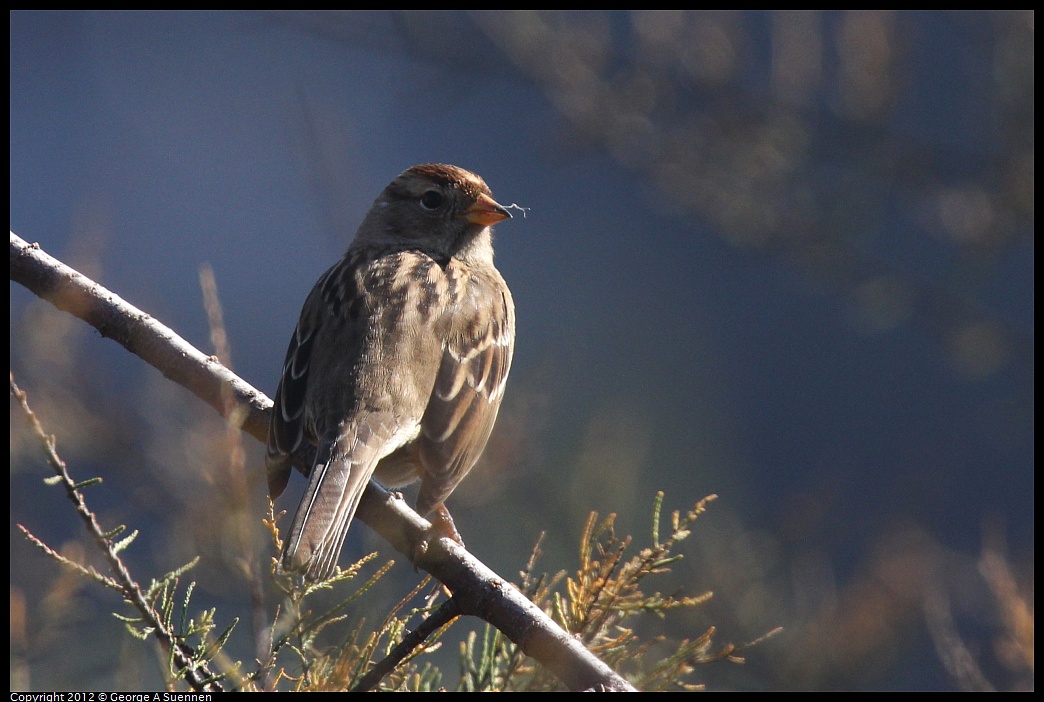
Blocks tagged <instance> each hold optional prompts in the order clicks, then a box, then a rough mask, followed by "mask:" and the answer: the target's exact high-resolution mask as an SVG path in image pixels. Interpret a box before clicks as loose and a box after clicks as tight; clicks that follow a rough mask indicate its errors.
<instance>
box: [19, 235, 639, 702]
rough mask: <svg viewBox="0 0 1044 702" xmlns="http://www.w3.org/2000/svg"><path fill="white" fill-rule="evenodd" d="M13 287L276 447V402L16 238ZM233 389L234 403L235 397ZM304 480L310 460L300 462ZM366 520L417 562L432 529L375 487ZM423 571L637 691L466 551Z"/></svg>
mask: <svg viewBox="0 0 1044 702" xmlns="http://www.w3.org/2000/svg"><path fill="white" fill-rule="evenodd" d="M11 280H12V281H15V282H18V283H20V284H21V285H23V286H25V287H26V288H28V289H29V290H31V291H32V292H33V293H35V294H36V295H38V296H39V297H41V298H42V299H44V300H47V301H48V302H50V303H52V304H53V305H55V306H56V307H58V308H59V309H61V310H65V311H67V312H69V313H70V314H73V315H76V316H77V317H79V318H80V319H82V320H84V321H85V322H87V323H88V324H90V325H91V326H93V327H95V328H96V329H97V330H98V331H99V332H100V333H101V334H102V336H106V337H109V338H111V339H113V340H114V341H117V342H118V343H120V344H121V345H122V346H124V347H125V348H126V349H127V350H128V351H130V352H131V353H134V354H136V355H137V356H139V357H141V358H142V360H144V361H146V362H147V363H148V364H149V365H151V366H153V367H154V368H156V369H157V370H159V371H160V372H161V373H163V375H164V376H166V377H167V378H169V379H171V380H173V381H174V382H176V383H178V384H179V385H182V386H183V387H185V388H187V389H188V390H190V391H191V392H192V393H194V394H195V395H196V396H198V397H199V398H200V399H202V400H203V401H204V402H206V403H207V404H209V405H210V406H211V407H213V408H214V409H215V410H216V411H217V412H218V413H219V414H221V415H222V416H224V417H226V418H229V419H230V420H231V421H233V422H234V423H236V424H237V425H239V426H240V427H242V429H243V431H245V432H247V433H248V434H250V435H251V436H253V437H254V438H256V439H258V440H259V441H261V442H265V441H267V438H268V422H269V412H270V411H271V407H272V402H271V400H269V399H268V397H266V396H265V395H264V393H261V392H259V391H258V390H256V389H255V388H253V387H252V386H251V385H250V384H248V383H247V382H245V381H244V380H243V379H241V378H240V377H238V376H237V375H235V374H234V373H232V371H230V370H228V369H227V368H225V367H224V366H223V365H221V363H219V362H218V361H217V359H216V358H213V357H209V356H206V355H205V354H203V353H202V352H200V351H199V350H198V349H196V348H195V347H193V346H192V345H191V344H189V343H188V342H187V341H185V340H184V339H182V338H181V337H180V336H178V335H177V334H175V333H174V332H173V331H171V330H170V329H168V328H167V327H165V326H163V325H162V324H160V323H159V322H158V321H156V320H155V319H153V318H152V317H151V316H149V315H148V314H146V313H145V312H142V311H141V310H139V309H137V308H136V307H134V306H133V305H130V304H129V303H127V302H126V301H125V300H123V299H122V298H120V297H119V296H118V295H116V294H114V293H112V292H111V291H109V290H107V289H105V288H104V287H102V286H101V285H98V284H97V283H95V282H94V281H92V280H90V279H89V278H87V277H86V276H84V275H82V274H80V273H79V272H77V271H75V270H73V269H72V268H69V267H68V266H66V265H65V264H63V263H62V262H61V261H58V260H57V259H55V258H53V257H51V256H49V255H48V254H46V253H44V251H43V250H41V248H40V246H39V245H38V244H30V243H27V242H26V241H24V240H22V239H21V238H19V237H18V236H17V235H15V234H14V232H12V233H11ZM229 389H230V390H231V396H232V398H233V402H232V403H229V402H228V400H227V397H228V396H227V395H223V392H224V393H227V392H228V391H229ZM295 458H297V459H298V460H296V461H295V465H297V467H298V468H299V469H301V470H303V472H307V470H308V469H309V467H310V462H308V460H307V457H303V456H302V457H295ZM356 516H357V518H358V519H360V520H361V521H363V522H364V523H366V524H368V525H369V526H370V527H371V528H373V529H374V530H375V531H377V532H378V533H379V534H380V535H381V536H382V537H384V538H385V539H386V540H387V541H388V542H389V543H390V544H391V545H392V546H393V547H394V548H395V549H396V550H398V551H399V552H400V553H403V554H404V555H406V556H407V557H409V558H414V557H416V556H417V549H416V547H415V546H416V544H418V543H420V542H421V541H422V540H423V538H424V534H425V530H426V529H427V528H428V527H429V526H430V525H429V524H428V522H427V521H425V520H424V519H422V518H421V517H420V516H419V515H417V513H416V512H414V511H413V510H412V509H410V508H409V507H408V506H407V505H406V503H405V502H404V501H403V500H401V499H398V498H396V497H395V496H393V495H391V494H390V493H388V492H387V491H386V490H384V489H382V488H380V486H378V485H376V484H375V483H373V482H371V483H370V486H369V488H368V489H367V490H366V493H365V494H364V495H363V498H362V502H361V503H360V505H359V510H358V513H357V515H356ZM415 565H416V566H417V567H418V568H422V569H424V570H426V571H427V572H429V573H431V574H432V575H433V576H434V577H435V578H437V579H438V580H439V581H440V582H442V583H443V584H444V585H446V586H447V587H448V588H449V589H450V590H451V591H452V592H453V598H454V599H455V600H456V601H457V602H458V604H459V605H460V610H461V612H462V613H463V614H470V615H473V616H477V617H480V618H481V619H483V620H485V621H487V622H489V623H490V624H492V625H493V626H495V627H496V628H497V629H499V630H500V631H502V632H503V633H504V634H505V635H506V636H507V637H508V638H510V639H511V640H512V641H514V642H515V643H516V644H517V645H518V646H519V648H521V649H522V650H523V651H524V652H525V653H526V654H527V655H529V656H532V657H533V658H535V659H536V660H538V661H540V663H542V664H543V665H544V666H545V667H546V668H547V669H548V670H550V671H552V672H553V673H554V674H555V675H556V676H557V677H558V679H559V680H561V681H562V682H563V683H564V684H565V685H566V686H567V687H569V689H571V690H586V689H611V690H630V691H633V690H634V688H633V687H632V686H631V685H630V684H629V683H628V682H627V681H626V680H624V679H623V678H622V677H620V676H619V675H617V674H616V673H615V672H614V671H613V670H612V669H611V668H609V666H607V665H606V664H605V663H603V662H602V661H600V660H599V659H598V658H597V657H596V656H594V655H593V654H592V653H590V652H589V651H588V650H587V649H586V648H584V646H583V645H582V644H581V643H580V642H579V641H577V640H575V639H574V638H573V637H571V636H570V635H569V634H568V633H566V632H565V631H563V630H562V629H561V628H560V627H559V626H558V625H557V624H555V622H554V621H553V620H552V619H551V618H550V617H549V616H547V615H546V614H545V613H544V612H543V611H542V610H541V609H540V608H539V607H537V606H536V605H535V604H533V603H532V602H531V601H529V600H528V599H527V598H526V597H525V596H524V595H523V594H522V593H520V592H519V591H518V590H517V589H515V588H514V587H513V586H512V585H511V584H510V583H509V582H508V581H506V580H504V579H503V578H501V577H500V576H498V575H497V574H496V573H494V572H493V571H492V570H490V569H489V568H488V567H487V566H486V565H485V564H483V563H482V562H481V561H479V560H478V559H477V558H475V557H474V556H472V555H471V554H470V553H468V552H467V551H466V550H465V549H463V548H461V547H460V546H458V545H457V544H456V543H453V542H452V541H450V540H449V539H439V540H437V541H435V542H434V543H433V544H431V545H430V547H429V548H428V549H427V551H426V552H424V553H423V554H422V555H421V556H419V557H416V561H415Z"/></svg>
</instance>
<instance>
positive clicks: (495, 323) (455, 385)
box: [417, 287, 515, 515]
mask: <svg viewBox="0 0 1044 702" xmlns="http://www.w3.org/2000/svg"><path fill="white" fill-rule="evenodd" d="M496 292H497V293H498V295H497V297H496V299H495V300H493V301H492V302H493V304H492V308H493V309H492V311H491V313H490V314H489V315H488V317H485V318H484V319H483V323H481V324H478V325H469V327H470V328H471V329H473V330H474V331H473V333H471V334H464V335H461V336H459V337H457V338H452V337H451V339H450V340H449V342H448V343H447V344H446V346H445V347H444V350H443V355H442V360H441V363H440V365H439V369H438V373H437V375H436V376H435V387H434V389H433V391H432V395H431V399H430V400H429V401H428V407H427V409H426V411H425V413H424V417H423V419H422V420H421V437H420V441H419V447H418V448H419V455H420V459H421V462H422V464H423V467H424V478H423V484H422V487H421V492H420V495H418V497H417V511H418V512H420V513H421V514H422V515H426V514H428V513H429V512H430V511H431V510H432V509H433V508H434V507H435V506H437V505H439V504H440V503H442V502H443V500H445V499H446V498H447V497H448V496H449V494H450V493H451V492H453V489H454V488H455V487H456V486H457V484H458V483H459V482H460V481H461V480H462V479H463V478H464V476H465V475H467V473H468V471H470V470H471V468H472V466H473V465H474V464H475V461H477V460H478V458H479V456H480V455H481V454H482V450H483V449H484V448H485V446H486V441H487V440H488V439H489V435H490V432H491V431H492V430H493V424H494V422H496V419H497V412H498V410H499V409H500V402H501V400H502V399H503V397H504V386H505V383H506V382H507V376H508V371H509V370H510V367H511V356H512V352H513V349H514V335H515V320H514V308H513V305H512V302H511V297H510V294H509V293H508V292H507V288H506V287H500V288H498V289H497V290H496Z"/></svg>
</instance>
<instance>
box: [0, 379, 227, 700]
mask: <svg viewBox="0 0 1044 702" xmlns="http://www.w3.org/2000/svg"><path fill="white" fill-rule="evenodd" d="M10 380H11V395H13V396H14V398H15V399H16V400H17V401H18V404H19V405H20V406H21V408H22V412H23V413H24V414H25V417H26V419H27V420H28V422H29V425H30V427H31V428H32V430H33V433H34V434H35V435H36V437H37V438H38V439H39V440H40V445H41V446H42V447H43V451H44V454H46V456H47V462H48V463H50V465H51V467H52V468H53V469H54V472H55V474H56V475H57V476H58V477H59V478H60V479H61V483H62V485H63V486H64V487H65V493H66V496H67V497H68V498H69V500H70V501H71V502H72V503H73V505H74V506H75V507H76V513H77V514H78V515H80V519H82V520H83V523H84V525H85V526H86V527H87V531H88V532H90V534H91V536H92V537H93V538H94V541H95V543H97V544H98V547H99V548H100V549H101V551H102V553H104V554H105V559H106V560H107V561H108V562H109V569H110V570H111V571H112V573H113V575H115V576H116V578H115V582H113V584H114V585H116V586H117V587H118V589H119V591H120V593H121V594H122V595H123V597H124V599H126V600H127V601H128V602H130V603H131V604H133V605H134V607H135V608H136V609H137V610H138V611H139V612H140V613H141V616H142V617H143V618H144V619H145V622H146V624H147V625H148V626H149V627H150V628H152V629H153V630H154V631H155V633H156V638H157V639H158V640H159V642H160V644H161V645H162V646H163V648H164V651H165V652H166V653H167V654H168V655H172V656H173V659H174V662H175V664H176V665H177V666H178V668H179V669H181V670H183V671H184V672H185V679H186V680H187V681H188V683H189V685H191V686H192V689H193V690H196V691H198V692H221V691H222V690H223V689H224V688H222V686H221V684H220V683H219V682H218V681H217V680H215V679H214V675H213V673H211V672H210V671H209V670H208V669H207V667H206V664H204V663H195V662H193V661H192V655H191V649H189V648H188V647H187V646H185V645H184V644H181V643H179V642H178V640H177V638H176V637H175V635H174V634H173V632H171V631H170V630H169V629H167V627H166V626H165V625H164V621H163V617H162V616H161V615H160V614H159V613H158V612H156V611H155V610H154V609H153V608H152V605H150V604H149V603H148V601H147V600H146V598H145V595H144V593H143V592H142V591H141V587H140V586H139V585H138V583H136V582H135V581H134V578H132V577H131V574H130V571H128V570H127V568H126V566H125V565H124V564H123V561H122V560H121V559H120V556H119V554H118V553H117V552H116V549H115V548H114V544H113V541H112V540H111V538H108V537H107V536H106V532H105V531H104V530H103V529H102V528H101V525H99V524H98V520H97V519H96V518H95V516H94V513H93V512H91V511H90V510H89V509H88V508H87V503H86V502H85V501H84V499H83V495H82V494H81V493H80V490H79V489H78V487H77V484H76V482H75V481H73V479H72V477H70V475H69V472H68V470H67V468H66V465H65V461H63V460H62V459H61V457H60V456H59V455H58V452H57V451H56V450H55V439H54V436H51V435H49V434H47V432H46V431H44V428H43V425H42V424H41V423H40V420H39V419H37V417H36V413H34V412H33V410H32V409H31V408H30V407H29V399H28V397H27V396H26V394H25V393H24V392H22V390H20V389H19V387H18V385H16V384H15V379H14V373H10ZM23 531H27V530H25V528H24V527H23ZM27 533H28V532H27ZM33 539H34V541H37V542H38V543H42V542H39V539H36V538H35V537H33ZM110 582H112V581H111V580H110Z"/></svg>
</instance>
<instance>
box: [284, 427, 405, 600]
mask: <svg viewBox="0 0 1044 702" xmlns="http://www.w3.org/2000/svg"><path fill="white" fill-rule="evenodd" d="M384 429H385V425H384V423H383V422H380V421H376V422H374V421H367V422H363V423H361V424H358V425H355V426H351V427H341V431H340V432H339V433H338V435H337V436H335V437H334V438H332V439H325V440H321V441H320V442H319V449H318V451H317V452H316V457H315V465H314V466H312V472H311V474H310V476H309V479H308V490H307V491H306V493H305V495H304V497H303V498H302V500H301V504H300V505H299V506H298V508H297V512H296V513H295V514H294V519H293V521H292V522H291V523H290V530H289V532H288V533H287V537H286V541H285V542H284V544H283V554H282V557H281V559H280V567H281V568H282V570H284V571H294V572H303V573H304V575H305V577H306V578H307V579H308V580H311V581H317V580H324V579H326V578H328V577H330V575H332V574H333V571H334V566H336V565H337V559H338V557H339V556H340V554H341V547H342V546H343V545H344V538H345V536H346V535H347V534H348V527H349V525H350V524H351V523H352V518H353V517H354V516H355V510H356V508H357V507H358V506H359V500H360V499H361V498H362V494H363V491H365V490H366V485H367V483H369V481H370V476H371V475H373V470H374V467H375V466H376V465H377V461H378V459H379V458H380V454H379V451H380V449H381V447H382V446H383V445H384V441H385V439H386V436H385V434H386V432H385V430H384Z"/></svg>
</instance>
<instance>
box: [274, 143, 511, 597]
mask: <svg viewBox="0 0 1044 702" xmlns="http://www.w3.org/2000/svg"><path fill="white" fill-rule="evenodd" d="M509 217H511V215H510V214H509V213H508V211H507V210H506V209H504V208H503V207H501V206H500V205H499V204H497V202H496V201H495V200H494V199H493V197H492V195H491V193H490V190H489V188H488V187H487V186H486V183H485V182H484V181H483V180H482V178H480V177H478V176H477V175H475V174H474V173H470V172H468V171H466V170H464V169H462V168H457V167H455V166H447V165H441V164H427V165H420V166H414V167H413V168H410V169H408V170H407V171H405V172H404V173H402V175H400V176H399V177H398V178H396V179H395V180H393V181H392V182H391V184H390V185H388V187H387V188H385V189H384V192H382V193H381V194H380V196H379V197H378V198H377V200H376V201H374V203H373V206H372V207H371V208H370V211H369V213H368V214H367V215H366V218H365V219H364V220H363V223H362V224H361V225H360V226H359V230H358V232H357V233H356V235H355V240H354V241H353V242H352V243H351V245H350V246H349V247H348V250H347V251H346V252H345V254H344V256H343V257H342V258H341V260H340V261H338V262H337V263H336V264H334V266H333V267H332V268H330V270H328V271H327V272H326V273H325V274H323V276H322V277H321V278H319V280H318V282H316V284H315V287H313V288H312V292H311V293H310V294H309V295H308V298H307V299H306V300H305V303H304V307H303V309H302V310H301V318H300V320H299V321H298V323H297V329H296V330H295V331H294V335H293V337H292V338H291V340H290V348H289V349H288V350H287V354H286V361H285V363H284V365H283V373H282V376H281V378H280V381H279V388H278V389H277V390H276V394H275V407H274V410H273V412H272V423H271V426H270V428H269V433H268V456H267V461H266V463H267V468H268V483H269V490H270V492H271V494H272V496H273V498H275V497H277V496H278V495H279V494H281V493H282V491H283V489H284V488H285V487H286V484H287V481H288V480H289V476H290V472H291V456H292V455H293V453H294V451H296V450H297V449H298V448H299V447H301V446H302V442H304V441H306V440H307V441H310V442H312V443H313V444H315V445H316V447H317V452H316V458H315V462H314V464H313V466H312V471H311V475H310V477H309V482H308V490H307V492H306V493H305V495H304V498H303V499H302V500H301V504H300V506H299V507H298V508H297V513H296V514H295V515H294V519H293V522H292V523H291V525H290V530H289V532H288V533H287V536H286V541H285V544H284V547H283V554H282V557H281V561H280V566H281V568H282V569H283V570H286V571H294V572H301V573H303V574H304V575H305V577H307V578H308V579H310V580H319V579H323V578H326V577H328V576H329V575H330V574H331V573H332V572H333V569H334V566H335V565H336V563H337V559H338V556H339V555H340V552H341V546H342V544H343V543H344V537H345V534H346V533H347V532H348V525H349V524H350V523H351V521H352V517H353V516H354V514H355V510H356V507H357V506H358V504H359V499H360V497H361V496H362V493H363V491H364V490H365V489H366V485H367V483H368V482H369V480H370V477H371V476H374V477H375V478H376V479H377V480H378V481H379V482H381V483H382V484H383V485H385V486H387V487H391V488H395V487H401V486H404V485H407V484H409V483H412V482H413V481H415V480H417V479H420V481H421V485H420V493H419V495H418V497H417V511H418V512H419V513H420V514H421V515H423V516H428V515H430V514H432V512H435V513H436V519H435V523H436V525H437V526H439V529H440V531H439V533H441V534H447V535H451V536H454V537H455V538H457V540H458V541H459V537H458V536H456V530H455V529H454V528H453V522H452V519H451V518H450V517H449V513H448V512H447V511H446V510H445V507H444V505H443V501H444V500H445V499H446V498H447V497H449V495H450V493H451V492H453V489H454V488H455V487H456V486H457V484H458V483H459V482H460V481H461V480H462V479H463V478H464V476H465V475H467V473H468V471H470V470H471V467H472V466H473V465H474V464H475V461H476V460H477V459H478V457H479V455H480V454H481V453H482V450H483V448H484V447H485V445H486V440H487V439H488V438H489V435H490V431H491V430H492V429H493V423H494V422H495V421H496V418H497V410H498V409H499V407H500V401H501V399H502V398H503V396H504V385H505V383H506V381H507V376H508V369H509V368H510V366H511V355H512V351H513V348H514V335H515V310H514V303H513V302H512V300H511V293H510V291H509V290H508V287H507V284H506V283H505V282H504V279H503V278H502V277H501V275H500V273H499V272H498V271H497V269H496V268H495V267H494V265H493V244H492V237H491V230H490V225H492V224H495V223H496V222H499V221H501V220H504V219H507V218H509Z"/></svg>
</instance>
